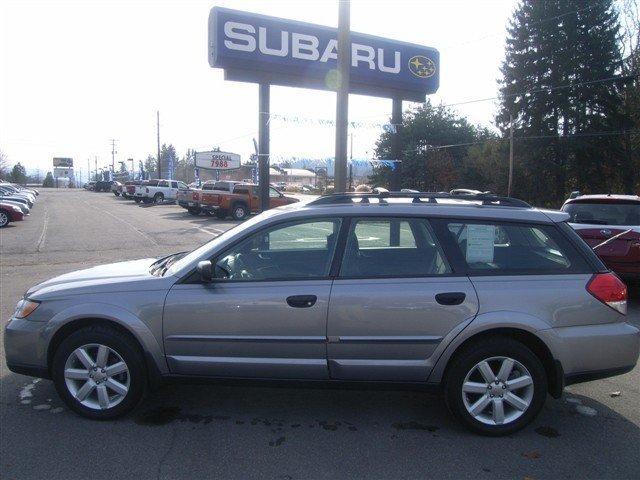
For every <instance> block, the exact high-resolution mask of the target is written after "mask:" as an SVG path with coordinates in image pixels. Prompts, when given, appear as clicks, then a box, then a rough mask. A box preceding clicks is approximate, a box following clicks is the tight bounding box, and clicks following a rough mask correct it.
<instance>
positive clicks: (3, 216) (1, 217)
mask: <svg viewBox="0 0 640 480" xmlns="http://www.w3.org/2000/svg"><path fill="white" fill-rule="evenodd" d="M10 221H11V220H10V219H9V214H8V213H7V212H5V211H4V210H0V228H2V227H6V226H7V225H9V222H10Z"/></svg>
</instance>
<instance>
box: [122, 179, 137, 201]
mask: <svg viewBox="0 0 640 480" xmlns="http://www.w3.org/2000/svg"><path fill="white" fill-rule="evenodd" d="M141 183H142V182H141V181H135V180H132V181H129V182H124V185H122V191H121V192H120V195H122V198H126V199H127V200H129V199H132V198H133V194H134V193H135V191H136V185H140V184H141Z"/></svg>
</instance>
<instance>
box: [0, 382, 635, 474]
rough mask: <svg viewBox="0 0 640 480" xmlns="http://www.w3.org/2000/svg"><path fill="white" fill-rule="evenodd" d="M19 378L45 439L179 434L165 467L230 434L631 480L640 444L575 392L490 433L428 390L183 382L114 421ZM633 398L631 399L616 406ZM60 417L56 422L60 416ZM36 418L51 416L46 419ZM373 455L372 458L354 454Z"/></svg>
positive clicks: (340, 458)
mask: <svg viewBox="0 0 640 480" xmlns="http://www.w3.org/2000/svg"><path fill="white" fill-rule="evenodd" d="M10 375H13V374H10ZM15 377H17V378H18V379H19V382H18V384H24V387H22V389H21V390H19V391H16V392H15V398H16V400H15V402H16V403H17V405H18V409H17V411H16V410H14V415H12V418H11V419H10V420H9V419H7V418H6V417H5V418H4V420H5V421H7V420H9V421H11V422H20V421H21V420H20V413H19V411H20V410H21V409H25V410H28V411H29V412H27V411H25V412H24V416H23V420H22V421H28V422H30V423H31V425H34V422H37V423H35V425H36V426H35V427H31V428H32V429H33V428H35V429H36V430H39V431H40V434H41V435H39V436H38V438H42V439H46V438H53V436H55V438H57V441H56V444H59V445H60V446H61V448H62V446H64V449H63V450H64V451H65V452H73V451H75V449H76V448H81V446H80V445H75V443H77V439H76V438H75V437H74V436H73V435H72V434H69V435H67V434H65V432H66V431H71V432H73V431H74V429H75V428H77V427H78V426H79V425H80V424H81V425H82V430H83V432H84V433H85V434H87V435H90V436H91V435H94V434H95V435H96V436H99V435H100V433H101V432H103V434H104V432H105V431H111V430H113V429H117V431H122V432H124V431H126V437H123V438H122V439H120V440H118V441H119V442H120V441H125V442H131V444H132V445H135V449H139V448H141V447H145V446H146V447H147V448H152V449H155V448H156V446H155V443H154V442H155V440H154V439H156V438H164V437H165V436H167V435H169V436H171V437H172V438H174V440H173V441H172V445H173V446H172V452H171V455H170V458H166V459H164V460H163V463H164V464H171V463H173V464H179V463H180V462H188V461H189V460H188V459H191V461H193V459H194V458H201V456H202V455H203V454H205V453H206V452H208V451H209V447H210V446H208V442H209V441H210V439H211V438H212V437H216V436H220V435H221V436H222V437H223V438H225V439H226V440H225V442H229V443H231V444H242V443H243V442H246V443H248V444H250V445H253V448H255V449H256V450H254V451H253V453H252V455H260V454H261V453H260V452H263V451H264V452H265V453H264V454H265V455H270V454H268V452H269V451H271V450H270V449H273V448H279V449H285V451H289V452H297V453H301V452H305V451H308V452H311V451H313V450H314V449H316V448H321V450H320V451H321V452H323V453H322V455H328V457H327V458H325V459H324V460H325V461H329V458H331V461H335V462H338V463H344V464H348V463H349V462H352V461H355V462H356V464H355V465H356V467H354V468H364V467H363V466H362V462H363V461H365V458H366V459H367V460H366V461H367V462H369V464H368V465H369V466H368V467H366V468H370V466H373V467H377V468H381V469H385V471H386V469H388V468H389V462H391V463H392V464H394V465H397V466H398V468H401V467H402V466H403V465H406V464H410V463H412V462H416V458H417V457H416V456H418V458H422V460H420V461H422V462H432V461H434V459H433V458H431V460H429V458H430V457H431V456H432V455H433V454H434V449H438V450H437V452H438V453H437V455H438V457H439V458H440V457H442V458H443V459H444V458H447V457H448V458H449V459H450V460H451V458H452V457H453V458H459V459H464V462H463V463H464V465H466V466H464V465H463V464H460V465H457V464H456V462H453V463H452V464H450V465H449V466H448V467H447V468H448V469H449V470H448V471H449V473H450V474H451V473H452V472H456V471H458V469H460V473H462V471H465V472H467V474H468V470H462V469H468V465H469V462H471V465H473V468H474V469H475V470H477V472H478V476H479V477H480V478H485V477H487V478H489V477H490V475H488V474H490V473H491V472H496V473H498V472H500V471H501V470H500V469H501V466H503V465H504V464H505V462H507V463H508V465H509V471H510V472H513V473H514V474H515V473H516V472H517V473H518V475H517V476H521V474H522V475H524V476H526V474H527V473H528V472H529V473H531V474H533V478H560V477H562V476H563V475H564V476H567V475H568V476H571V477H579V478H604V477H611V478H627V477H628V478H631V477H632V476H633V474H632V470H631V469H630V468H631V466H630V465H629V463H628V462H627V463H625V461H623V460H621V459H630V461H631V462H633V459H634V458H637V453H638V452H637V446H638V445H639V444H640V429H639V428H638V426H637V425H635V424H634V423H632V422H631V421H629V420H628V419H627V418H626V417H625V416H623V415H621V414H620V413H618V412H617V411H615V410H613V409H611V408H609V407H608V406H606V405H604V404H603V403H601V402H598V401H597V400H594V399H593V398H590V397H585V396H581V395H577V394H570V393H567V394H565V396H564V397H563V398H562V399H559V400H554V399H551V398H550V397H549V398H548V399H547V402H546V404H545V407H544V409H543V410H542V412H541V413H540V415H539V416H538V418H537V419H536V420H534V422H533V423H532V424H531V425H530V426H528V427H527V428H525V429H524V430H522V431H520V432H518V433H516V434H513V435H510V436H507V437H502V438H487V437H480V436H478V435H474V434H473V433H470V432H468V431H467V430H465V429H464V428H463V427H462V426H461V425H460V424H459V423H457V422H456V421H455V420H454V419H453V418H452V417H451V415H450V414H449V412H448V411H447V409H446V407H445V405H444V402H443V401H442V399H441V398H440V396H439V395H437V394H429V393H425V392H419V391H418V392H416V391H397V390H378V389H358V390H352V389H336V388H314V387H300V388H291V387H258V386H246V385H244V386H243V385H227V384H210V383H209V384H191V383H186V384H185V383H180V384H171V385H165V386H162V387H160V388H159V389H157V390H156V391H154V392H153V393H151V394H150V395H149V396H148V397H147V398H146V399H145V401H144V402H143V403H142V404H141V405H140V406H139V407H138V408H137V409H136V410H134V412H133V413H132V414H130V415H128V416H127V417H125V418H123V419H121V420H116V421H113V422H106V423H105V422H92V421H87V420H85V419H82V418H80V417H78V416H76V415H75V414H73V413H71V412H70V411H69V410H67V409H66V408H65V407H63V404H62V402H61V401H60V400H59V398H58V397H57V395H56V393H55V390H54V388H53V385H52V383H51V382H49V381H46V380H42V381H39V382H37V383H32V382H34V381H33V380H32V379H30V378H28V377H21V376H15ZM5 380H7V379H6V378H3V383H4V381H5ZM11 383H14V382H11ZM32 385H33V386H32ZM26 389H27V390H26ZM628 393H631V392H628ZM631 399H632V397H631V396H628V397H627V398H625V397H624V395H623V396H621V397H619V398H616V399H612V401H613V402H614V403H618V402H624V401H631ZM5 400H7V399H6V398H5ZM25 400H28V403H26V404H25V403H23V402H24V401H25ZM33 410H36V411H33ZM56 413H57V415H56V417H55V418H56V419H55V421H53V417H52V416H51V415H52V414H56ZM34 415H36V416H38V415H41V416H46V417H43V420H46V419H49V418H50V419H51V420H49V421H42V422H38V420H37V419H36V417H35V416H34ZM38 425H39V426H38ZM105 425H108V426H105ZM91 431H93V432H94V433H93V434H92V433H91ZM175 437H178V440H177V441H176V439H175ZM180 437H181V438H182V441H181V440H179V438H180ZM30 441H31V442H33V441H35V442H36V443H37V442H40V440H34V439H32V440H30ZM18 443H19V442H18ZM187 444H188V446H187ZM198 445H199V446H198ZM10 448H14V447H11V445H10ZM15 448H19V447H18V446H17V445H16V446H15ZM55 448H57V447H55ZM132 448H133V447H132ZM199 449H200V450H201V451H198V450H199ZM134 451H136V450H134ZM364 451H366V452H367V454H366V455H365V457H362V458H360V457H358V456H357V455H356V457H354V456H352V455H349V454H348V453H346V452H352V453H353V454H354V455H355V454H356V452H364ZM343 452H345V453H344V454H343ZM316 454H317V452H316ZM358 455H359V454H358ZM274 458H275V457H274ZM350 459H351V460H350ZM29 461H32V460H29ZM212 461H213V460H212ZM274 461H275V460H274ZM550 468H551V469H552V470H550ZM540 469H542V470H540ZM371 471H376V470H375V468H374V469H373V470H371ZM542 471H544V472H547V473H546V474H544V475H543V474H542V473H540V472H542ZM550 471H553V472H554V475H553V476H551V477H550V476H549V475H550V474H549V472H550ZM192 473H193V474H194V475H197V472H192ZM538 473H540V474H539V475H538ZM636 473H637V472H636ZM322 476H323V477H324V476H327V475H322ZM382 476H384V475H382ZM453 476H454V477H456V475H455V474H454V475H453ZM467 476H468V475H467ZM508 476H511V478H513V477H514V475H508ZM459 478H461V477H459Z"/></svg>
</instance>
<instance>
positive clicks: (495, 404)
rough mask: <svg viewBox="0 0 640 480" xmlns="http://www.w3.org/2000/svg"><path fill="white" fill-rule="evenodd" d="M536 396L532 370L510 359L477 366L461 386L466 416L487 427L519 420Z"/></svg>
mask: <svg viewBox="0 0 640 480" xmlns="http://www.w3.org/2000/svg"><path fill="white" fill-rule="evenodd" d="M533 392H534V385H533V377H532V376H531V374H530V373H529V370H527V368H526V367H525V366H524V365H523V364H522V363H520V362H518V361H517V360H514V359H513V358H509V357H491V358H487V359H485V360H482V361H480V362H478V363H477V364H476V365H475V366H474V367H473V368H472V369H471V370H470V371H469V373H467V376H466V377H465V379H464V382H463V383H462V400H463V402H464V406H465V408H466V409H467V412H468V413H469V415H471V416H472V417H473V418H474V419H476V420H477V421H479V422H482V423H484V424H487V425H505V424H508V423H511V422H513V421H515V420H517V419H518V418H520V417H521V416H522V415H523V414H524V413H525V412H526V411H527V409H528V408H529V406H530V405H531V401H532V400H533Z"/></svg>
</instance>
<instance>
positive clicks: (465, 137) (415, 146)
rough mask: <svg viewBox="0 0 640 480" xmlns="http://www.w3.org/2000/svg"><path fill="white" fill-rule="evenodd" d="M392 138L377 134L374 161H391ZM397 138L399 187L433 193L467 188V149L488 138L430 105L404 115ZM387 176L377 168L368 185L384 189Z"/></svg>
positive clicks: (387, 170)
mask: <svg viewBox="0 0 640 480" xmlns="http://www.w3.org/2000/svg"><path fill="white" fill-rule="evenodd" d="M392 135H395V134H393V133H391V132H383V133H382V134H381V136H380V138H379V140H378V142H377V144H376V157H377V158H380V159H391V139H392ZM399 135H400V142H401V145H402V147H403V153H402V167H401V168H402V170H401V171H402V178H401V185H402V187H403V188H415V189H418V190H436V191H439V190H449V189H452V188H457V187H460V186H467V185H466V183H465V181H466V179H465V178H464V176H463V173H464V171H465V168H464V164H465V162H466V157H467V151H468V146H469V144H474V143H476V142H478V141H481V140H483V139H487V138H490V137H491V135H490V134H489V132H488V131H486V130H484V129H479V128H477V127H474V126H473V125H471V124H470V123H469V122H468V121H467V120H466V119H465V118H463V117H459V116H458V115H456V114H454V113H453V111H452V110H450V109H448V108H446V107H443V106H433V105H432V104H431V102H426V103H424V104H423V105H421V106H419V107H418V108H416V109H415V110H412V111H409V112H405V114H404V115H403V118H402V128H401V129H400V133H399ZM460 144H462V145H460ZM451 145H458V146H451ZM443 147H444V148H443ZM505 161H506V159H505ZM391 174H392V172H391V169H390V168H388V167H377V168H376V169H375V171H374V173H373V175H371V176H370V178H369V182H370V183H371V184H372V185H375V186H384V187H388V186H389V181H390V179H391Z"/></svg>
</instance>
